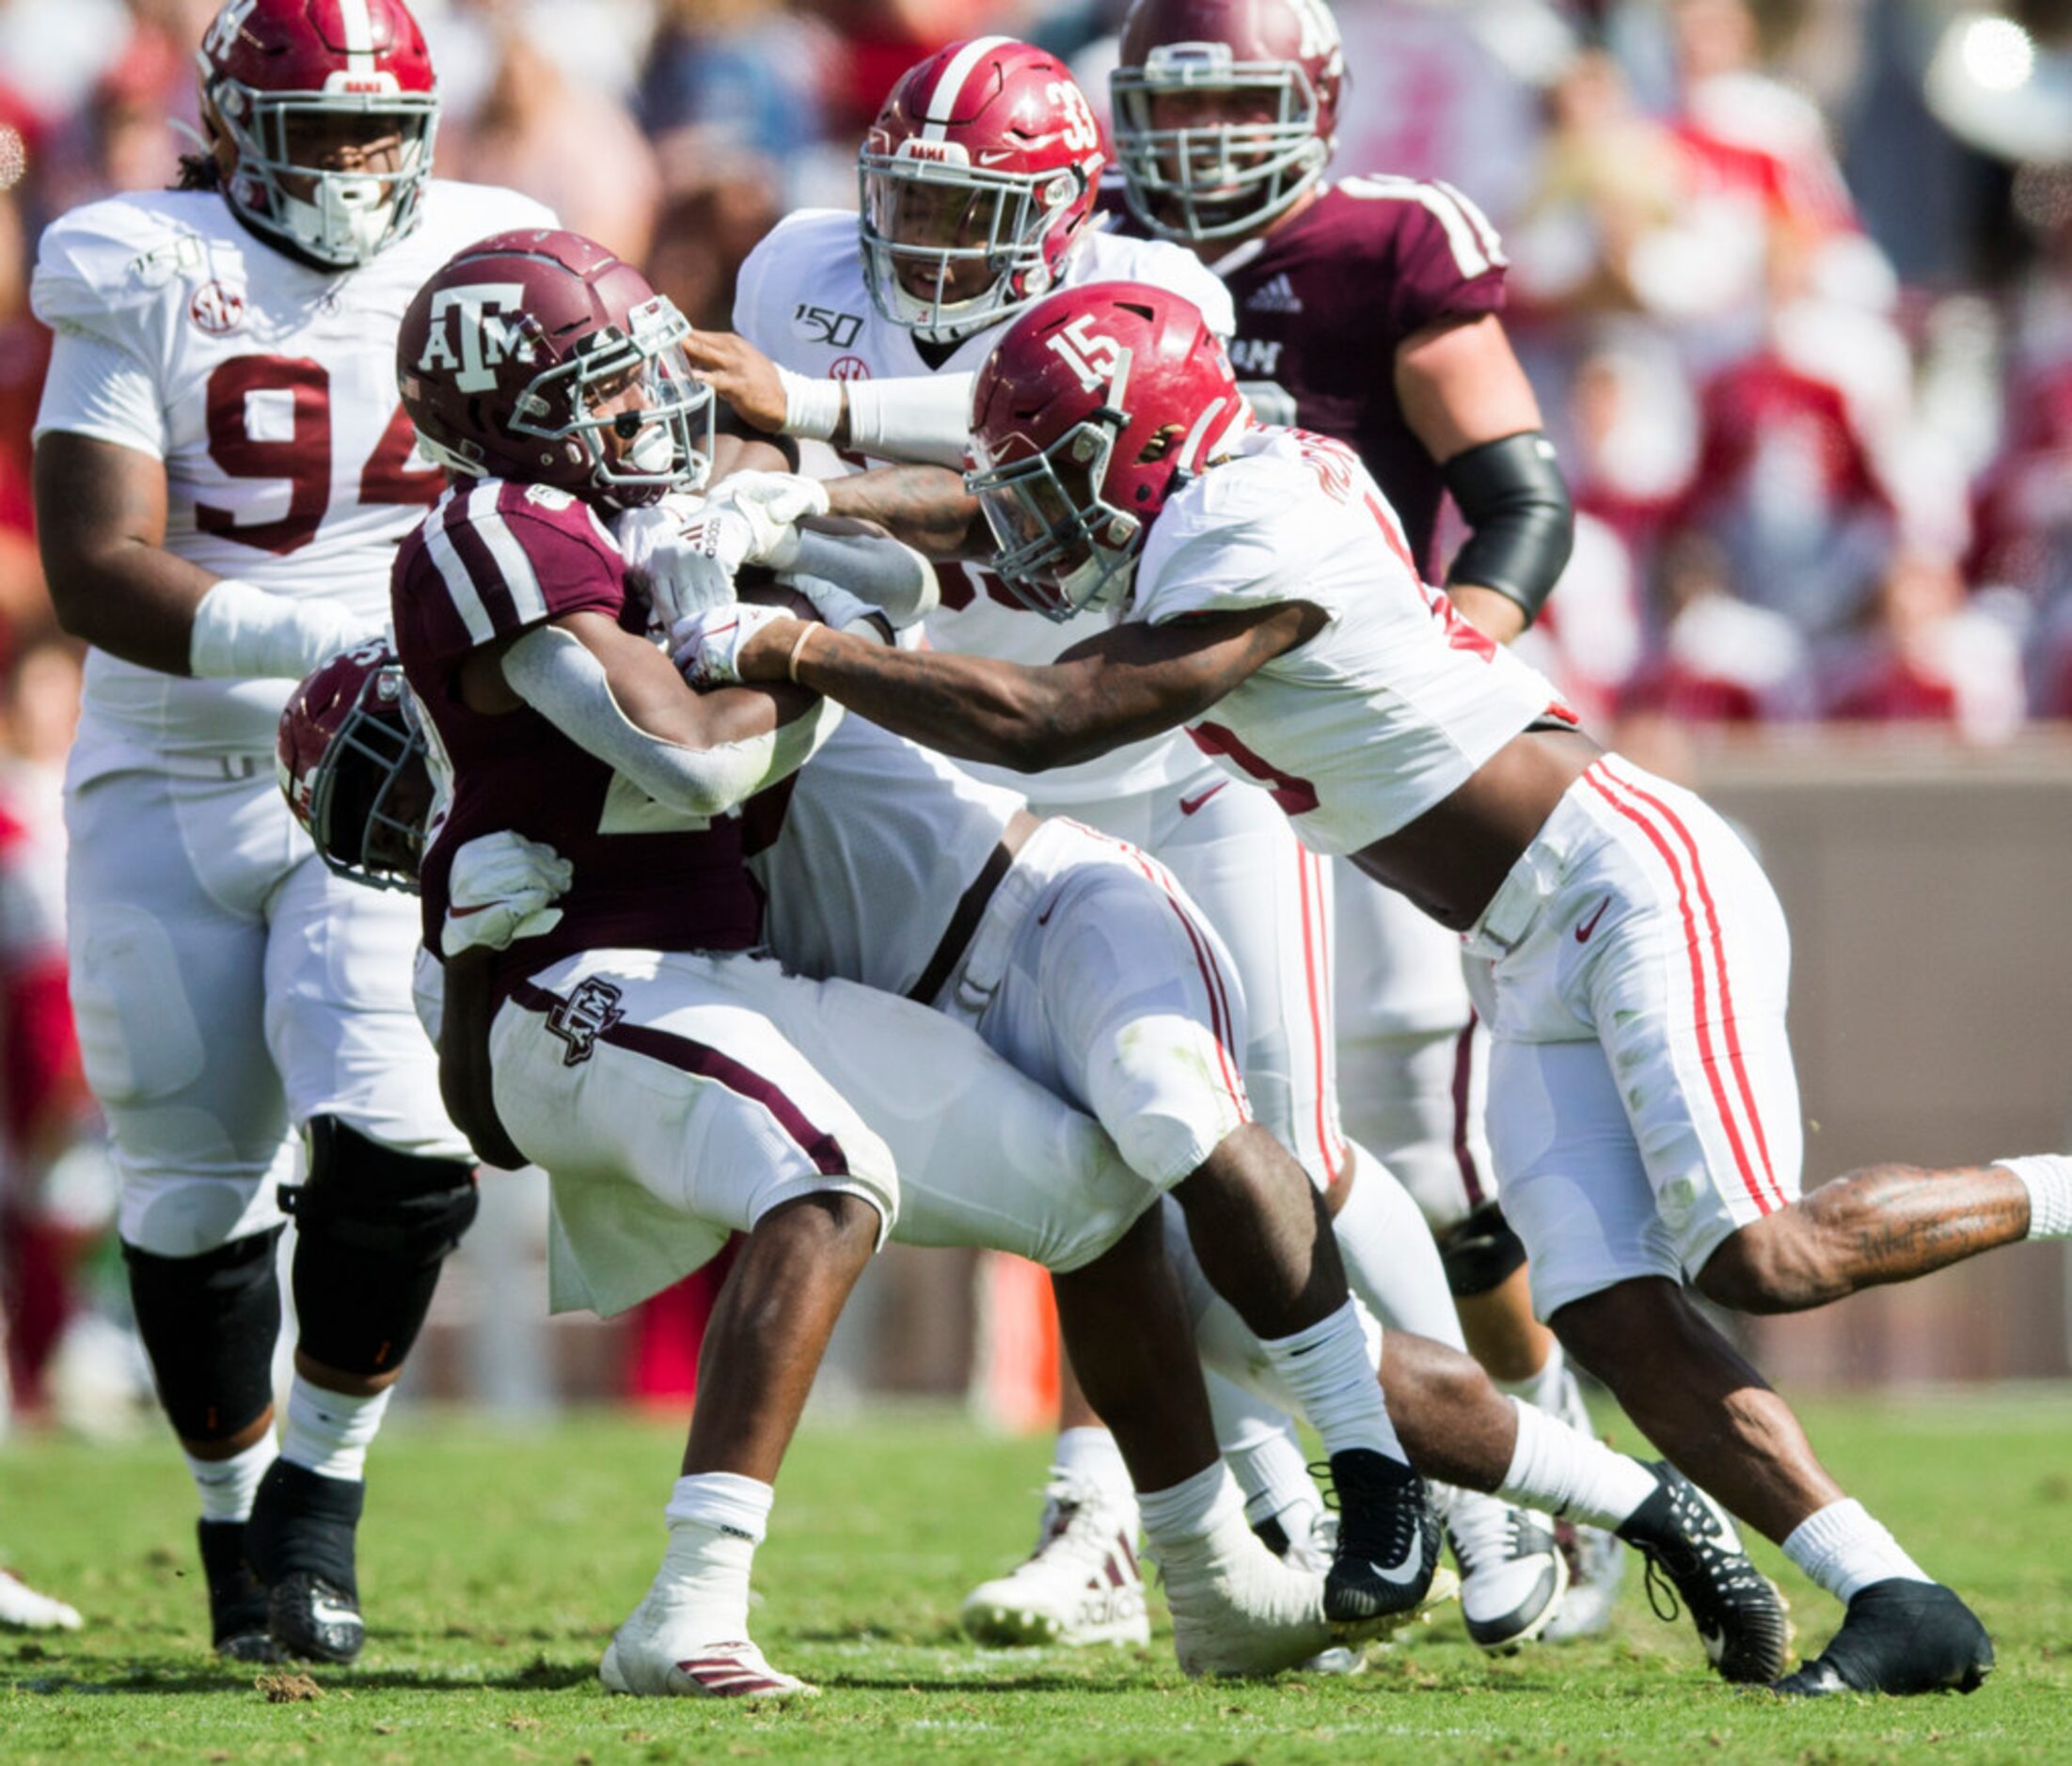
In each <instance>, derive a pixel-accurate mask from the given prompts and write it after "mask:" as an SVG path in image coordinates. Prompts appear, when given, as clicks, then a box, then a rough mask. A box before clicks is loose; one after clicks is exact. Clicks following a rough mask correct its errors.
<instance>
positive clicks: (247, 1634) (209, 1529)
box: [195, 1521, 280, 1662]
mask: <svg viewBox="0 0 2072 1766" xmlns="http://www.w3.org/2000/svg"><path fill="white" fill-rule="evenodd" d="M195 1533H196V1536H197V1537H198V1538H199V1540H200V1542H201V1573H202V1576H203V1578H204V1579H205V1580H206V1581H207V1582H208V1585H209V1632H210V1636H211V1639H212V1641H213V1644H214V1648H215V1652H216V1654H217V1655H219V1656H222V1657H224V1658H226V1659H227V1660H229V1661H231V1662H278V1661H279V1660H280V1651H279V1650H278V1649H277V1648H275V1647H274V1640H273V1638H272V1636H271V1635H270V1634H269V1633H268V1632H267V1629H266V1586H265V1585H264V1584H263V1583H261V1581H260V1579H259V1578H258V1577H257V1576H255V1575H253V1574H252V1571H251V1567H250V1566H249V1565H248V1564H246V1563H245V1523H244V1522H242V1521H202V1522H196V1524H195Z"/></svg>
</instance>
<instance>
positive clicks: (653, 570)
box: [614, 497, 755, 632]
mask: <svg viewBox="0 0 2072 1766" xmlns="http://www.w3.org/2000/svg"><path fill="white" fill-rule="evenodd" d="M614 527H615V537H616V538H617V540H618V542H619V549H620V550H621V551H622V552H624V553H625V560H626V562H627V563H628V564H630V565H631V566H633V567H634V568H635V569H636V570H640V571H644V572H645V573H646V574H647V576H648V579H649V589H648V599H649V604H650V607H651V608H652V610H653V613H654V629H656V630H657V631H664V632H666V631H668V630H669V628H670V627H671V626H672V625H674V624H675V623H677V621H679V620H684V619H688V618H689V617H690V615H692V614H693V613H703V612H704V611H706V609H708V608H710V607H725V606H727V605H728V604H729V603H731V602H732V601H733V599H734V576H735V572H736V571H738V570H739V569H740V568H741V564H742V561H743V560H745V559H746V558H747V557H748V555H749V550H750V548H751V545H752V544H753V543H754V538H755V531H754V528H753V527H752V525H751V523H750V521H749V519H748V517H747V516H745V515H743V514H741V513H740V512H738V511H736V510H733V509H728V508H724V507H718V506H715V505H712V504H709V503H704V502H701V501H700V500H699V499H697V498H695V497H665V498H663V500H662V501H661V502H659V503H657V504H656V505H654V506H653V507H652V508H648V509H631V510H628V511H627V512H625V514H623V515H621V516H620V517H619V519H618V521H617V523H616V524H615V525H614Z"/></svg>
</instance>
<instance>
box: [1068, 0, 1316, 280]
mask: <svg viewBox="0 0 2072 1766" xmlns="http://www.w3.org/2000/svg"><path fill="white" fill-rule="evenodd" d="M1344 85H1345V55H1344V52H1343V50H1342V49H1341V48H1340V47H1339V42H1338V25H1337V20H1336V19H1334V18H1333V17H1332V16H1331V8H1329V7H1328V6H1326V5H1325V4H1324V0H1136V4H1135V5H1134V6H1132V7H1131V8H1130V15H1129V17H1128V18H1127V19H1125V20H1124V21H1123V26H1122V59H1121V63H1120V65H1119V66H1117V67H1116V69H1115V72H1114V73H1112V74H1111V75H1110V76H1109V95H1110V97H1111V99H1112V100H1113V102H1114V107H1115V118H1114V124H1115V157H1116V160H1117V162H1118V163H1119V164H1120V166H1121V167H1122V181H1123V192H1124V195H1125V196H1126V197H1128V199H1129V203H1130V207H1131V211H1132V212H1133V213H1135V215H1136V217H1137V218H1138V219H1139V220H1140V221H1142V222H1143V223H1144V225H1145V226H1146V227H1147V228H1149V229H1151V230H1152V231H1153V232H1155V233H1161V234H1163V235H1164V236H1165V237H1166V238H1168V239H1197V240H1198V239H1228V238H1232V237H1235V236H1237V235H1239V234H1243V233H1250V232H1253V231H1256V230H1257V229H1259V228H1261V227H1264V226H1265V225H1266V224H1267V223H1268V222H1269V221H1271V220H1273V218H1274V217H1275V216H1276V215H1279V214H1282V213H1286V212H1287V211H1288V209H1289V207H1290V206H1291V205H1292V204H1293V203H1294V202H1295V200H1296V199H1297V198H1298V197H1300V196H1301V195H1302V193H1303V192H1304V191H1305V190H1307V189H1308V188H1309V187H1310V185H1312V184H1313V183H1315V182H1316V181H1317V180H1318V179H1319V178H1321V176H1322V175H1323V168H1324V166H1325V165H1326V164H1327V163H1328V162H1329V161H1330V158H1331V151H1332V148H1333V146H1334V143H1335V136H1336V134H1337V127H1338V99H1339V95H1340V93H1341V91H1342V90H1343V88H1344ZM1210 92H1213V93H1218V94H1229V95H1230V102H1231V103H1232V104H1233V105H1234V107H1235V108H1237V109H1239V110H1241V111H1242V112H1243V113H1244V117H1243V119H1242V120H1240V119H1239V118H1235V117H1232V118H1227V119H1210V118H1204V119H1203V120H1202V121H1200V122H1198V123H1188V124H1187V125H1186V126H1174V125H1172V124H1171V123H1167V124H1166V126H1163V127H1161V126H1160V125H1159V118H1158V117H1157V115H1156V101H1157V100H1158V99H1160V98H1163V97H1167V96H1171V95H1177V94H1189V93H1210ZM1247 100H1250V101H1253V102H1249V103H1248V102H1246V101H1247Z"/></svg>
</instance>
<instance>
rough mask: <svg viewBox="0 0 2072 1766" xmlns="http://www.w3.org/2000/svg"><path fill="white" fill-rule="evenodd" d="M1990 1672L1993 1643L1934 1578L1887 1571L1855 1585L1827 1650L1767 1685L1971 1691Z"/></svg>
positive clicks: (1822, 1691) (1805, 1692)
mask: <svg viewBox="0 0 2072 1766" xmlns="http://www.w3.org/2000/svg"><path fill="white" fill-rule="evenodd" d="M1992 1671H1993V1640H1992V1639H1991V1638H1990V1637H1988V1636H1987V1635H1986V1634H1985V1626H1983V1625H1981V1624H1980V1623H1979V1621H1978V1616H1977V1615H1976V1614H1975V1613H1973V1612H1972V1611H1971V1609H1970V1608H1969V1607H1968V1606H1966V1605H1965V1604H1964V1602H1963V1601H1962V1600H1958V1599H1957V1597H1956V1596H1955V1595H1954V1594H1953V1592H1952V1591H1951V1590H1949V1589H1948V1588H1945V1587H1944V1586H1943V1585H1941V1584H1940V1583H1939V1582H1915V1581H1913V1580H1911V1579H1910V1578H1907V1577H1903V1576H1895V1577H1892V1578H1891V1579H1890V1580H1889V1581H1886V1582H1874V1583H1872V1584H1871V1585H1870V1586H1868V1587H1866V1588H1858V1590H1857V1593H1856V1598H1855V1599H1854V1600H1851V1601H1850V1602H1849V1612H1848V1616H1846V1617H1845V1618H1844V1619H1843V1621H1842V1629H1841V1630H1840V1631H1838V1632H1836V1633H1835V1634H1834V1635H1833V1636H1832V1637H1830V1638H1829V1639H1828V1640H1827V1648H1825V1649H1823V1650H1822V1651H1821V1652H1820V1654H1819V1655H1817V1656H1815V1657H1814V1658H1813V1659H1812V1660H1811V1662H1809V1663H1807V1664H1806V1665H1805V1666H1804V1667H1802V1668H1800V1669H1799V1671H1798V1672H1797V1673H1796V1674H1792V1675H1787V1676H1786V1677H1785V1678H1784V1679H1781V1680H1779V1681H1778V1682H1777V1684H1776V1686H1775V1687H1773V1688H1772V1689H1771V1690H1772V1691H1773V1692H1779V1693H1782V1694H1785V1695H1787V1696H1789V1697H1793V1698H1825V1697H1827V1695H1829V1694H1830V1693H1892V1694H1901V1695H1904V1694H1908V1693H1975V1692H1977V1691H1978V1690H1979V1685H1980V1682H1982V1681H1983V1680H1984V1679H1985V1677H1986V1676H1987V1675H1988V1674H1990V1673H1991V1672H1992Z"/></svg>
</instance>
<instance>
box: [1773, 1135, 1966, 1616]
mask: <svg viewBox="0 0 2072 1766" xmlns="http://www.w3.org/2000/svg"><path fill="white" fill-rule="evenodd" d="M1996 1162H1998V1161H1996ZM1784 1555H1785V1556H1786V1557H1788V1558H1790V1559H1791V1560H1792V1562H1793V1563H1795V1564H1796V1565H1797V1566H1798V1567H1799V1569H1802V1570H1804V1571H1805V1572H1806V1576H1807V1579H1808V1580H1809V1581H1811V1582H1812V1583H1815V1584H1817V1585H1819V1586H1821V1587H1823V1588H1825V1589H1827V1592H1828V1593H1829V1594H1831V1595H1833V1596H1834V1597H1835V1599H1836V1600H1840V1601H1841V1602H1842V1603H1843V1605H1844V1606H1846V1605H1847V1604H1848V1603H1849V1602H1850V1601H1851V1600H1854V1599H1855V1598H1856V1594H1857V1590H1858V1589H1859V1588H1867V1587H1869V1586H1870V1585H1871V1584H1873V1583H1874V1582H1890V1580H1891V1579H1892V1578H1893V1577H1895V1576H1897V1577H1901V1578H1904V1579H1905V1580H1906V1581H1907V1582H1933V1581H1934V1580H1935V1578H1934V1577H1933V1576H1931V1575H1929V1574H1928V1573H1927V1572H1926V1571H1925V1570H1923V1569H1922V1567H1921V1566H1920V1565H1919V1564H1917V1563H1915V1562H1914V1560H1913V1559H1912V1558H1910V1557H1908V1556H1907V1555H1906V1550H1905V1548H1904V1547H1902V1546H1901V1544H1900V1542H1899V1541H1898V1540H1897V1539H1895V1538H1893V1537H1892V1536H1891V1535H1890V1533H1888V1532H1886V1530H1885V1529H1884V1527H1882V1526H1881V1525H1879V1523H1878V1522H1875V1521H1874V1520H1873V1519H1872V1518H1871V1517H1870V1516H1869V1515H1867V1514H1866V1513H1864V1510H1863V1505H1862V1504H1861V1503H1859V1502H1857V1501H1855V1500H1854V1499H1852V1498H1844V1499H1843V1501H1841V1502H1839V1503H1829V1504H1828V1505H1827V1507H1825V1508H1822V1509H1817V1510H1815V1511H1814V1512H1813V1513H1812V1514H1811V1515H1808V1516H1807V1517H1806V1519H1805V1520H1804V1521H1801V1522H1799V1523H1798V1525H1797V1526H1795V1527H1794V1528H1793V1529H1792V1531H1791V1537H1788V1538H1787V1539H1786V1540H1785V1541H1784Z"/></svg>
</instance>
